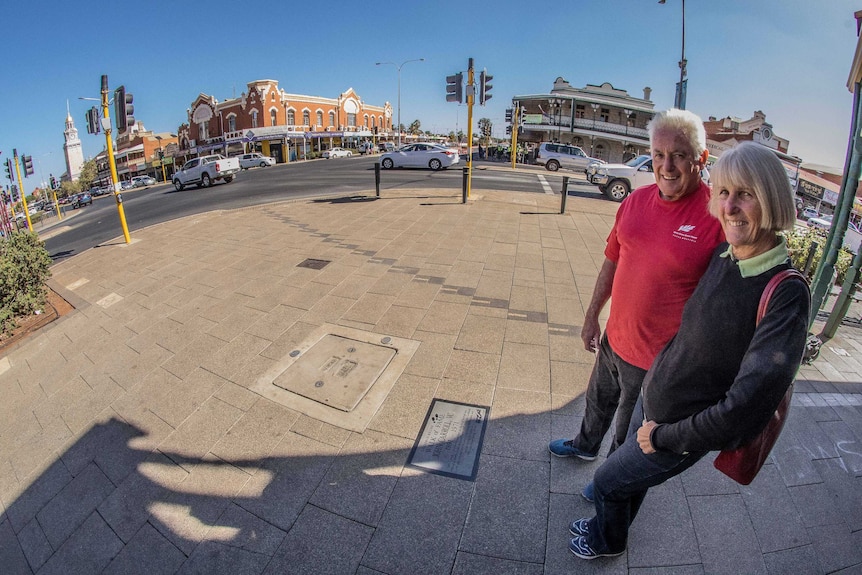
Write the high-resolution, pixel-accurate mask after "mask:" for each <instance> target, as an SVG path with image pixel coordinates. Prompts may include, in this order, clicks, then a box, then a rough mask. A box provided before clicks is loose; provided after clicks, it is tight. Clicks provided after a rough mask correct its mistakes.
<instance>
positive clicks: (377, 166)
mask: <svg viewBox="0 0 862 575" xmlns="http://www.w3.org/2000/svg"><path fill="white" fill-rule="evenodd" d="M374 188H375V189H376V190H377V197H378V198H379V197H380V162H374Z"/></svg>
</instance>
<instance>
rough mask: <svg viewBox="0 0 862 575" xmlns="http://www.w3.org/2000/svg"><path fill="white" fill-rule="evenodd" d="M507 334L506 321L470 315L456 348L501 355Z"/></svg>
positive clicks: (465, 321)
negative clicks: (504, 337)
mask: <svg viewBox="0 0 862 575" xmlns="http://www.w3.org/2000/svg"><path fill="white" fill-rule="evenodd" d="M505 333H506V320H504V319H502V318H495V317H487V316H481V315H474V314H468V315H467V318H466V319H465V320H464V325H463V327H462V328H461V333H460V334H459V335H458V341H457V342H456V344H455V348H456V349H459V350H466V351H478V352H481V353H489V354H493V355H500V353H501V352H502V350H503V336H504V335H505Z"/></svg>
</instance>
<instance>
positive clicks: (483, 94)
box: [479, 70, 494, 106]
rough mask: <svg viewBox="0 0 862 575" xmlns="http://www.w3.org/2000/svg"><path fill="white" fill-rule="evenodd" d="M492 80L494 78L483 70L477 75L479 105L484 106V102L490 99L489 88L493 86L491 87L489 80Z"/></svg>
mask: <svg viewBox="0 0 862 575" xmlns="http://www.w3.org/2000/svg"><path fill="white" fill-rule="evenodd" d="M493 79H494V76H492V75H490V74H489V73H488V72H486V71H485V70H482V72H481V73H480V74H479V103H480V104H481V105H483V106H484V105H485V102H487V101H488V100H490V99H491V98H492V96H491V88H493V87H494V86H492V85H491V80H493Z"/></svg>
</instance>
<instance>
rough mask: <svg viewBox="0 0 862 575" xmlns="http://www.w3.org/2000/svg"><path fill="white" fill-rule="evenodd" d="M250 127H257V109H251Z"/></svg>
mask: <svg viewBox="0 0 862 575" xmlns="http://www.w3.org/2000/svg"><path fill="white" fill-rule="evenodd" d="M251 127H252V128H257V110H252V111H251Z"/></svg>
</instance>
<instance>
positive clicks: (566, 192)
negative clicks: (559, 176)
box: [560, 176, 569, 214]
mask: <svg viewBox="0 0 862 575" xmlns="http://www.w3.org/2000/svg"><path fill="white" fill-rule="evenodd" d="M561 195H562V196H563V198H562V199H561V200H560V213H561V214H565V213H566V199H567V198H568V197H569V176H563V191H562V192H561Z"/></svg>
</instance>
